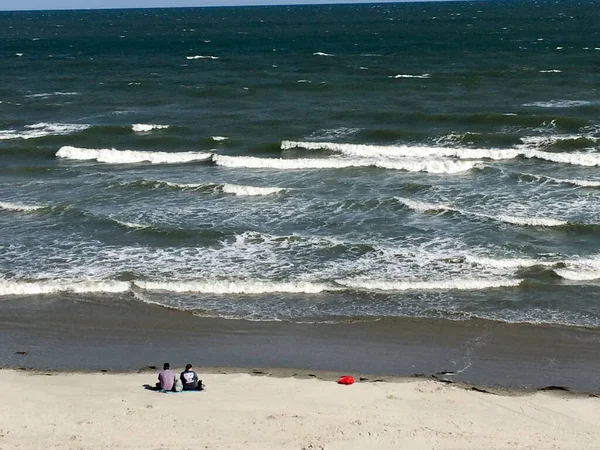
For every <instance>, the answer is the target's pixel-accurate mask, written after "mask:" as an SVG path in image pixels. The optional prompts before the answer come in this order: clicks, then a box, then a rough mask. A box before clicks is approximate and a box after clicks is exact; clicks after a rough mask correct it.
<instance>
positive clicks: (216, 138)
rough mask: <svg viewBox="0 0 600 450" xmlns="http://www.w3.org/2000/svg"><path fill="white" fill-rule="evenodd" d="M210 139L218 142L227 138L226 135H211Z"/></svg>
mask: <svg viewBox="0 0 600 450" xmlns="http://www.w3.org/2000/svg"><path fill="white" fill-rule="evenodd" d="M211 139H212V140H213V141H216V142H219V141H226V140H227V139H229V138H228V137H227V136H211Z"/></svg>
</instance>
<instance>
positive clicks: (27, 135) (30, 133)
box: [0, 122, 90, 140]
mask: <svg viewBox="0 0 600 450" xmlns="http://www.w3.org/2000/svg"><path fill="white" fill-rule="evenodd" d="M89 127H90V125H87V124H69V123H47V122H40V123H36V124H33V125H25V127H24V128H25V129H24V130H1V131H0V140H8V139H36V138H41V137H45V136H65V135H67V134H72V133H78V132H80V131H83V130H85V129H87V128H89Z"/></svg>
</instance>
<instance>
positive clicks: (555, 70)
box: [540, 69, 562, 73]
mask: <svg viewBox="0 0 600 450" xmlns="http://www.w3.org/2000/svg"><path fill="white" fill-rule="evenodd" d="M540 73H562V70H558V69H550V70H540Z"/></svg>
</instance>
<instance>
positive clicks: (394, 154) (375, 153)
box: [281, 141, 520, 160]
mask: <svg viewBox="0 0 600 450" xmlns="http://www.w3.org/2000/svg"><path fill="white" fill-rule="evenodd" d="M291 148H304V149H307V150H329V151H332V152H338V153H343V154H345V155H351V156H354V157H361V158H372V157H386V158H405V157H428V156H442V157H455V158H461V159H493V160H501V159H513V158H516V157H517V156H519V154H520V152H519V151H518V150H513V149H506V150H501V149H483V148H482V149H476V148H450V147H428V146H408V145H395V146H389V145H388V146H386V145H366V144H338V143H333V142H295V141H282V142H281V149H282V150H287V149H291Z"/></svg>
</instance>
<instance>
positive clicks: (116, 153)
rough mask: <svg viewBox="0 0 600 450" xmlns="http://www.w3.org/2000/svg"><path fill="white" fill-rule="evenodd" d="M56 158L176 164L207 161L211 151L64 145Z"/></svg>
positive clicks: (124, 162) (120, 162)
mask: <svg viewBox="0 0 600 450" xmlns="http://www.w3.org/2000/svg"><path fill="white" fill-rule="evenodd" d="M56 156H57V157H58V158H65V159H74V160H84V161H86V160H87V161H89V160H92V161H98V162H103V163H108V164H131V163H142V162H145V163H151V164H178V163H187V162H193V161H208V160H210V158H211V156H212V154H211V153H201V152H173V153H169V152H145V151H136V150H116V149H91V148H79V147H71V146H65V147H61V148H60V150H58V152H56Z"/></svg>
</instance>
